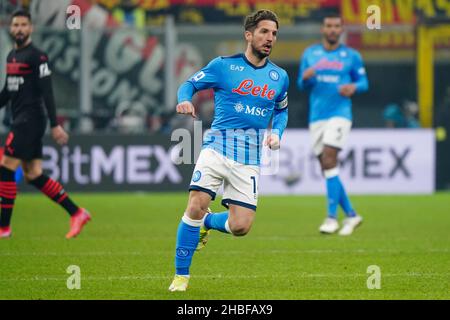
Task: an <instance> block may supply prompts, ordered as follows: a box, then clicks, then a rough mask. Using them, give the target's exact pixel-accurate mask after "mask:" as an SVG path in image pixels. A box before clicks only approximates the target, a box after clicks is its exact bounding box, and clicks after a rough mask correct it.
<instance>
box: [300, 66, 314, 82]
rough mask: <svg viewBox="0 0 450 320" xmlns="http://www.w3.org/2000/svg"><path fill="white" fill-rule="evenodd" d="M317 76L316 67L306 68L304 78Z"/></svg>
mask: <svg viewBox="0 0 450 320" xmlns="http://www.w3.org/2000/svg"><path fill="white" fill-rule="evenodd" d="M315 76H316V70H315V69H314V67H311V68H308V69H306V70H305V72H303V76H302V77H303V80H309V79H311V78H312V77H315Z"/></svg>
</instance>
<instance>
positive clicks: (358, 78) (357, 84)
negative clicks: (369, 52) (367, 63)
mask: <svg viewBox="0 0 450 320" xmlns="http://www.w3.org/2000/svg"><path fill="white" fill-rule="evenodd" d="M350 78H351V81H352V83H350V84H345V85H342V86H340V88H339V92H340V93H341V95H343V96H345V97H349V98H350V97H352V96H353V95H354V94H356V93H362V92H366V91H367V90H369V81H368V79H367V74H366V68H365V67H364V62H363V60H362V57H361V55H360V54H359V52H357V51H354V52H353V56H352V67H351V69H350Z"/></svg>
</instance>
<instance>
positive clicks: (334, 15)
mask: <svg viewBox="0 0 450 320" xmlns="http://www.w3.org/2000/svg"><path fill="white" fill-rule="evenodd" d="M325 19H341V20H342V16H341V15H340V13H338V12H326V13H324V15H323V17H322V23H325Z"/></svg>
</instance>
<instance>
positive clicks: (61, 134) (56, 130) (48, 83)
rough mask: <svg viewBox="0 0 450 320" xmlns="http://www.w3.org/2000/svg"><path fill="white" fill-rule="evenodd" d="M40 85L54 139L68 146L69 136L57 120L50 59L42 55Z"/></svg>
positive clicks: (38, 66) (39, 70)
mask: <svg viewBox="0 0 450 320" xmlns="http://www.w3.org/2000/svg"><path fill="white" fill-rule="evenodd" d="M37 69H38V70H37V73H38V84H39V88H40V90H41V93H42V97H43V98H44V104H45V108H46V109H47V115H48V118H49V120H50V127H51V132H52V137H53V139H54V140H55V141H56V142H57V143H58V144H60V145H63V144H66V143H67V141H68V140H69V135H68V134H67V133H66V131H65V130H64V129H63V128H62V127H61V126H60V125H58V122H57V120H56V105H55V98H54V95H53V85H52V78H51V74H52V72H51V71H50V68H49V65H48V57H47V56H46V55H44V54H41V55H40V57H39V61H38V63H37Z"/></svg>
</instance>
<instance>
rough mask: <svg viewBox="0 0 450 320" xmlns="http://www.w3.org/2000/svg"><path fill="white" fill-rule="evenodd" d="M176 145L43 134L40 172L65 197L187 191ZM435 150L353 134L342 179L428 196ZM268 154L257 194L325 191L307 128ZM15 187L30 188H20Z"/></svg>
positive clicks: (410, 138) (406, 134) (393, 135)
mask: <svg viewBox="0 0 450 320" xmlns="http://www.w3.org/2000/svg"><path fill="white" fill-rule="evenodd" d="M200 137H201V135H200ZM4 138H5V137H4V136H3V137H2V139H1V141H2V145H3V143H4V141H5V139H4ZM177 144H178V142H172V141H171V137H170V135H120V134H98V135H72V136H71V139H70V142H69V145H68V146H64V147H60V146H57V145H55V144H54V143H53V142H52V140H51V138H50V137H49V136H46V137H45V139H44V150H43V153H44V159H43V168H44V170H45V172H46V174H48V175H49V176H51V177H52V178H54V179H57V180H59V181H60V182H61V183H63V184H64V185H65V187H66V188H67V190H69V191H86V192H93V191H99V192H103V191H115V192H127V191H150V192H157V191H186V192H187V188H188V186H189V183H190V180H191V177H192V172H193V169H194V165H192V164H191V165H190V164H180V165H177V164H175V162H174V160H173V159H174V158H173V157H174V156H173V155H174V154H178V151H177V149H176V148H175V147H176V145H177ZM435 145H436V143H435V137H434V131H432V130H427V129H409V130H408V129H395V130H387V129H378V130H377V129H364V130H363V129H355V130H353V131H352V132H351V134H350V137H349V141H348V143H347V146H346V147H345V148H344V150H343V151H342V152H341V153H340V160H341V163H340V166H341V170H340V176H341V179H342V180H343V182H344V184H345V186H346V188H347V190H348V192H350V193H353V194H355V193H360V194H372V193H373V194H412V193H432V192H434V190H435ZM267 154H268V153H267V150H266V151H265V152H263V161H262V163H263V167H262V170H261V177H260V185H259V192H260V194H263V195H264V194H323V193H324V192H325V183H324V179H323V177H322V174H321V172H320V168H319V164H318V161H317V159H316V158H315V156H314V155H313V154H312V152H311V146H310V136H309V133H308V131H307V130H302V129H287V130H286V132H285V134H284V136H283V140H282V147H281V149H280V151H279V152H277V153H273V154H271V161H267V159H268V157H266V156H267ZM274 154H275V156H274ZM192 159H193V158H192ZM274 161H275V162H276V163H274ZM271 173H275V174H271ZM19 188H20V190H21V191H30V190H33V189H31V188H29V187H28V186H26V184H25V183H21V184H19Z"/></svg>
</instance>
